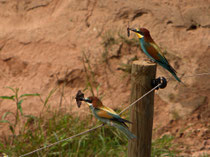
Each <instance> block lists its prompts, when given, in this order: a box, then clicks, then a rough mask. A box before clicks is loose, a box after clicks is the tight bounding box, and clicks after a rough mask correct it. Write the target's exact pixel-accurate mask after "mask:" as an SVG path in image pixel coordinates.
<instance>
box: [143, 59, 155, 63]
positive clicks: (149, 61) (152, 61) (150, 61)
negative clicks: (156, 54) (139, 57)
mask: <svg viewBox="0 0 210 157" xmlns="http://www.w3.org/2000/svg"><path fill="white" fill-rule="evenodd" d="M144 60H145V61H146V62H147V63H155V61H154V60H153V59H148V58H147V59H144Z"/></svg>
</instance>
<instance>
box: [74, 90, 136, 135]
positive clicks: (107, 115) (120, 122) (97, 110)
mask: <svg viewBox="0 0 210 157" xmlns="http://www.w3.org/2000/svg"><path fill="white" fill-rule="evenodd" d="M79 92H80V91H79ZM79 92H78V93H79ZM80 94H81V93H80ZM77 96H78V94H77ZM76 99H77V103H78V100H80V101H84V102H86V104H88V106H89V108H90V109H91V111H92V113H93V115H94V116H95V117H96V118H97V119H98V120H100V121H102V122H103V123H106V124H108V125H111V126H114V127H116V128H118V129H120V130H121V131H122V132H123V133H124V134H125V135H126V136H127V138H129V139H134V138H136V136H135V135H134V134H132V133H131V132H130V131H129V130H128V126H127V125H126V124H125V123H131V122H130V121H128V120H126V119H123V118H121V117H120V116H119V115H118V114H117V113H116V112H115V111H114V110H112V109H111V108H109V107H106V106H104V105H103V104H102V102H101V101H100V100H99V99H98V98H97V97H94V96H91V97H88V98H84V97H81V96H80V97H76Z"/></svg>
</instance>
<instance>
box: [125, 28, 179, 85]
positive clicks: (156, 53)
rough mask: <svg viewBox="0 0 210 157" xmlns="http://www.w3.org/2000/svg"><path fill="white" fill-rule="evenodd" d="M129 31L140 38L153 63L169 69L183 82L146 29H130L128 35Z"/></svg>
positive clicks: (142, 47) (144, 50) (143, 48)
mask: <svg viewBox="0 0 210 157" xmlns="http://www.w3.org/2000/svg"><path fill="white" fill-rule="evenodd" d="M129 30H131V31H133V32H135V33H136V35H137V36H138V38H139V41H140V45H141V49H142V51H143V52H144V53H145V54H146V55H147V56H148V57H149V58H150V59H151V60H152V61H154V62H156V63H158V64H159V65H161V66H162V67H163V68H165V69H167V70H168V71H169V72H170V73H171V74H172V75H173V76H174V77H175V79H176V80H177V81H179V82H181V80H180V79H179V78H178V77H177V75H176V71H175V69H174V68H173V67H172V66H171V65H170V64H169V63H168V61H167V59H166V58H165V57H164V55H163V53H162V51H161V49H160V48H159V46H158V45H157V44H156V43H155V42H154V40H153V39H152V37H151V36H150V32H149V31H148V30H147V29H146V28H140V29H133V28H128V34H129Z"/></svg>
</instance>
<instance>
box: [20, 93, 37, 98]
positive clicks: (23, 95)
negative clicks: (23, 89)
mask: <svg viewBox="0 0 210 157" xmlns="http://www.w3.org/2000/svg"><path fill="white" fill-rule="evenodd" d="M27 96H40V94H39V93H34V94H22V95H21V96H20V98H22V97H27Z"/></svg>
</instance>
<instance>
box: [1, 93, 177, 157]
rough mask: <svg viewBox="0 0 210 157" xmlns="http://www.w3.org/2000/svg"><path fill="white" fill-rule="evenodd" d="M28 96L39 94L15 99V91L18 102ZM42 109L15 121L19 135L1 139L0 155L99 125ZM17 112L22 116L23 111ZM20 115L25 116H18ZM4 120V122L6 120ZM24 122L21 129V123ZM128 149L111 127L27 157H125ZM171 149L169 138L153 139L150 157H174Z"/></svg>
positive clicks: (17, 153)
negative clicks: (35, 113)
mask: <svg viewBox="0 0 210 157" xmlns="http://www.w3.org/2000/svg"><path fill="white" fill-rule="evenodd" d="M51 95H52V93H50V94H49V96H48V97H47V98H46V99H45V101H44V100H42V101H43V102H47V101H48V100H49V98H50V97H51ZM28 96H38V94H24V95H22V96H20V97H18V91H17V95H16V98H18V100H19V101H21V99H20V98H22V97H28ZM14 97H15V96H4V97H0V98H2V99H5V98H8V99H9V101H11V100H13V98H14ZM10 98H11V99H10ZM14 100H15V99H14ZM19 101H16V103H17V104H18V102H19ZM21 102H22V101H21ZM17 104H16V105H17ZM43 106H44V108H43V110H42V113H41V114H40V115H39V116H37V117H35V118H34V116H32V115H31V116H29V117H28V116H27V117H26V116H19V117H18V123H17V124H16V125H15V127H14V129H16V127H17V128H18V129H19V132H18V133H17V132H16V133H14V132H12V131H11V135H10V136H9V135H8V136H2V137H0V138H1V141H0V154H1V153H5V154H7V155H9V156H20V155H23V154H25V153H28V152H31V151H34V150H36V149H39V148H41V147H44V146H47V145H49V144H52V143H55V142H57V141H59V140H63V139H66V138H68V137H70V136H73V135H76V134H78V133H80V132H83V131H85V130H88V129H90V128H93V127H95V126H97V125H99V124H100V122H98V121H97V122H93V121H92V116H86V117H84V116H83V118H81V117H78V116H77V115H78V114H77V113H71V112H69V113H68V112H64V111H63V110H62V108H58V110H54V111H52V110H50V109H49V107H48V108H46V107H47V104H46V103H44V104H43ZM44 109H45V110H44ZM16 110H17V111H18V112H19V111H20V107H18V106H17V109H16ZM20 112H23V108H22V107H21V111H20ZM20 115H24V114H23V113H21V114H20ZM124 116H126V115H124ZM3 118H5V120H6V117H3ZM20 119H21V120H20ZM23 121H24V125H23V124H22V123H21V122H23ZM10 123H13V122H9V123H4V122H2V123H1V125H8V126H9V127H10ZM127 145H128V140H127V138H126V137H125V136H124V135H123V134H122V133H121V132H119V130H117V129H115V128H113V127H110V126H103V127H101V128H98V129H96V130H94V131H91V132H89V133H87V134H84V135H81V136H78V137H75V138H73V139H71V140H68V141H64V142H61V143H59V144H57V145H53V146H52V147H49V148H45V149H43V150H41V151H38V152H36V153H33V154H31V155H29V156H30V157H31V156H43V157H45V156H47V157H55V156H56V157H57V156H58V157H67V156H68V157H71V156H72V157H75V156H82V157H83V156H99V157H103V156H116V157H118V156H120V157H124V156H127ZM173 147H174V145H173V137H172V136H163V137H162V138H159V139H156V140H155V141H154V142H153V144H152V157H159V156H164V155H167V156H175V155H176V151H174V149H173Z"/></svg>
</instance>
